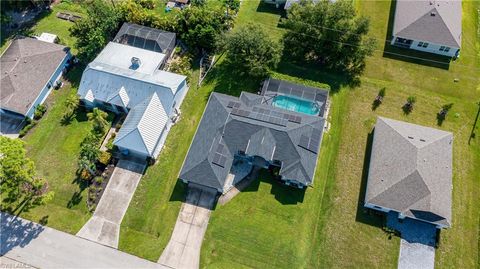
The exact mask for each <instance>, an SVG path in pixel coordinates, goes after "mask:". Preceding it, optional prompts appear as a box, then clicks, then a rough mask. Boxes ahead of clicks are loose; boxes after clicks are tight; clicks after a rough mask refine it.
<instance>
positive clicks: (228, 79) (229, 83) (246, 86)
mask: <svg viewBox="0 0 480 269" xmlns="http://www.w3.org/2000/svg"><path fill="white" fill-rule="evenodd" d="M262 81H263V78H253V77H249V76H247V75H242V74H239V73H238V68H236V67H235V65H234V64H233V63H229V62H228V61H222V62H219V63H218V64H217V65H216V66H215V68H212V70H211V71H210V73H209V74H208V75H207V77H206V78H205V80H204V83H215V86H214V88H213V91H214V92H218V93H223V94H227V95H232V96H240V93H241V92H242V91H246V92H258V91H259V90H260V88H261V85H260V83H261V82H262ZM209 96H210V93H209V94H207V96H206V98H207V99H208V98H209Z"/></svg>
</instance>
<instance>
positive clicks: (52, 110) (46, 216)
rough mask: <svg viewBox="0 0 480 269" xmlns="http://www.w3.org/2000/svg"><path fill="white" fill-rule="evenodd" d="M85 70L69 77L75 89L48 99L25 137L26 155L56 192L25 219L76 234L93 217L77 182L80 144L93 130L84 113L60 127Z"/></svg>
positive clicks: (54, 93) (57, 92) (68, 85)
mask: <svg viewBox="0 0 480 269" xmlns="http://www.w3.org/2000/svg"><path fill="white" fill-rule="evenodd" d="M82 71H83V69H80V68H76V69H73V70H72V71H71V73H69V77H70V78H71V80H72V83H73V84H74V86H72V85H71V83H65V85H64V87H62V88H61V89H59V90H53V91H52V93H51V94H50V96H49V97H48V99H47V102H46V104H47V106H48V111H47V113H46V114H45V115H44V117H43V118H42V119H41V120H40V121H39V123H38V124H37V125H36V126H35V127H34V128H33V129H32V130H30V132H29V133H28V134H27V136H25V138H24V140H25V142H26V143H27V152H28V153H27V154H28V157H30V158H31V159H32V160H33V161H34V162H35V165H36V171H37V174H38V175H39V176H41V177H44V178H45V179H47V181H48V185H49V188H50V189H51V190H52V191H54V192H55V196H54V198H53V200H52V201H50V202H49V203H47V204H46V205H44V206H39V207H37V208H34V209H33V210H32V211H30V212H26V213H23V214H22V216H23V217H25V218H27V219H30V220H33V221H36V222H39V221H41V222H42V223H46V224H47V225H48V226H50V227H52V228H55V229H59V230H62V231H66V232H69V233H73V234H75V233H76V232H77V231H78V230H80V228H81V227H82V226H83V224H84V223H85V222H86V221H87V220H88V218H89V217H90V213H89V212H88V209H87V206H86V191H85V192H84V191H83V188H84V187H85V184H83V182H81V181H80V182H79V181H77V180H76V175H75V172H76V170H77V160H78V154H79V152H80V143H81V142H82V141H83V139H84V138H85V137H86V135H87V134H88V133H89V132H90V130H91V128H92V126H91V124H90V122H88V121H87V117H86V114H85V113H78V115H77V117H76V118H74V119H73V120H72V122H71V123H70V124H68V125H63V124H62V123H61V118H62V115H63V113H64V111H65V109H66V108H65V101H66V99H67V98H68V97H69V96H71V95H74V94H76V93H77V88H76V87H75V85H76V84H77V83H78V82H79V80H80V76H81V73H82Z"/></svg>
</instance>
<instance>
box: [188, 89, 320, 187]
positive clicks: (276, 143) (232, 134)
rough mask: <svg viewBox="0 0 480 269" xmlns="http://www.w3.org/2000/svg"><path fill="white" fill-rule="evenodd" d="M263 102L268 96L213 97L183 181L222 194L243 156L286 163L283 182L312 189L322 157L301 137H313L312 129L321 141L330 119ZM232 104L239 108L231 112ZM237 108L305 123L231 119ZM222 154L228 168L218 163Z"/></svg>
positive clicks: (202, 121)
mask: <svg viewBox="0 0 480 269" xmlns="http://www.w3.org/2000/svg"><path fill="white" fill-rule="evenodd" d="M259 97H260V98H259ZM263 99H264V97H263V96H260V95H256V94H250V93H246V92H242V94H241V96H240V97H233V96H229V95H224V94H220V93H212V94H211V95H210V98H209V101H208V104H207V107H206V109H205V112H204V113H203V116H202V119H201V121H200V124H199V126H198V129H197V132H196V134H195V137H194V139H193V141H192V144H191V146H190V149H189V152H188V154H187V157H186V159H185V162H184V164H183V167H182V170H181V172H180V178H181V179H184V180H187V181H189V182H194V183H197V184H201V185H204V186H208V187H212V188H215V189H220V190H222V189H223V188H224V185H225V180H226V178H227V175H228V173H229V172H230V168H231V165H232V163H233V159H234V156H235V154H237V153H238V151H244V152H246V154H247V155H250V156H261V157H263V158H264V159H266V160H278V161H281V162H282V167H281V170H280V175H281V176H282V177H283V178H284V179H291V180H296V181H298V182H301V183H303V184H305V185H310V184H312V183H313V178H314V171H315V166H316V162H317V156H318V153H314V152H312V151H310V150H307V149H304V148H302V147H300V146H298V144H299V140H300V138H301V136H302V135H304V134H311V132H312V130H316V131H319V132H320V134H319V136H320V137H321V135H322V131H323V127H324V124H325V120H324V119H323V118H322V117H319V116H311V115H306V114H301V113H297V112H292V111H288V110H284V109H280V108H275V107H273V106H271V105H269V104H267V102H266V101H265V100H263ZM233 103H237V108H235V107H231V105H232V104H233ZM235 109H240V110H243V111H248V113H252V114H253V113H254V109H255V110H258V109H265V110H270V113H275V114H276V115H284V114H287V115H295V116H299V117H300V118H301V123H294V122H290V121H284V122H283V123H282V124H278V123H270V122H268V120H267V121H264V120H263V119H261V120H258V119H253V118H251V117H245V116H239V115H236V114H235V113H233V114H232V111H234V110H235ZM320 143H321V141H319V144H320ZM318 146H320V145H318ZM219 150H220V151H221V154H222V155H223V156H224V158H225V159H224V160H225V162H224V165H223V166H222V165H218V164H217V163H216V161H215V158H218V156H217V157H216V154H217V152H218V151H219Z"/></svg>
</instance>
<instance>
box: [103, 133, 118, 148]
mask: <svg viewBox="0 0 480 269" xmlns="http://www.w3.org/2000/svg"><path fill="white" fill-rule="evenodd" d="M116 136H117V133H112V135H111V136H110V138H109V139H108V142H107V144H106V145H105V147H106V148H107V149H108V150H109V151H111V150H113V146H114V145H113V141H114V140H115V137H116Z"/></svg>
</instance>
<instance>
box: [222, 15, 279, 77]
mask: <svg viewBox="0 0 480 269" xmlns="http://www.w3.org/2000/svg"><path fill="white" fill-rule="evenodd" d="M222 43H223V46H224V48H225V50H226V52H227V55H228V57H227V59H228V61H229V63H230V64H233V65H235V69H234V70H236V71H239V72H241V73H242V74H248V75H250V76H253V77H264V76H266V75H267V74H268V71H269V69H271V68H275V67H276V66H277V64H278V63H279V62H280V58H281V51H282V49H281V45H280V43H279V42H278V41H276V40H273V39H271V38H270V37H269V35H268V33H266V32H265V31H264V30H263V29H262V28H260V27H257V26H255V25H253V24H247V25H245V26H241V27H240V28H238V29H235V31H233V32H231V33H228V34H227V35H226V38H225V39H224V41H222Z"/></svg>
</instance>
